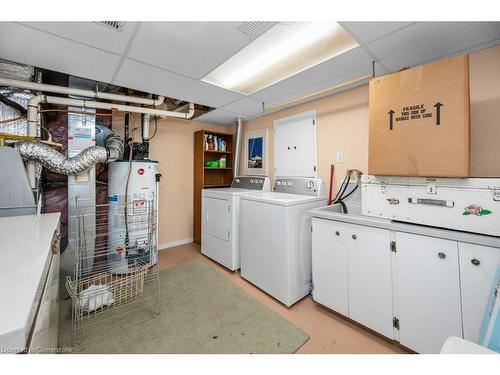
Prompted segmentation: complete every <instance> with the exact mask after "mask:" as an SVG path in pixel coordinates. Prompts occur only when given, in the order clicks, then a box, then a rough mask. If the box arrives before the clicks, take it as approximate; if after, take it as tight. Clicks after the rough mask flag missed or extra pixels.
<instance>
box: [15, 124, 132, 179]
mask: <svg viewBox="0 0 500 375" xmlns="http://www.w3.org/2000/svg"><path fill="white" fill-rule="evenodd" d="M96 129H97V130H98V131H99V133H98V134H97V136H96V142H97V143H98V144H100V145H98V146H92V147H88V148H86V149H85V150H83V151H82V152H81V153H79V154H78V155H76V156H74V157H72V158H69V157H66V156H64V155H63V154H61V153H60V152H58V151H56V150H54V149H53V148H52V147H49V146H47V145H45V144H43V143H41V142H17V143H15V144H14V148H15V149H16V150H17V151H18V152H19V153H20V154H21V156H22V157H23V158H25V159H28V160H30V161H37V162H39V163H41V164H42V165H43V166H44V167H45V168H47V169H48V170H50V171H52V172H56V173H61V174H65V175H75V174H80V173H82V172H83V171H86V170H87V169H90V168H92V167H94V166H95V165H96V164H97V163H104V162H110V161H115V160H119V159H121V158H122V156H123V140H122V139H121V138H120V137H119V136H118V135H117V134H116V133H114V132H113V131H112V130H111V129H109V128H106V127H101V126H96Z"/></svg>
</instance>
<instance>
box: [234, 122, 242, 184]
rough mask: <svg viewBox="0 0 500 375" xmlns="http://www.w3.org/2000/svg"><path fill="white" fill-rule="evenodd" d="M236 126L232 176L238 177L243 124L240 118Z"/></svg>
mask: <svg viewBox="0 0 500 375" xmlns="http://www.w3.org/2000/svg"><path fill="white" fill-rule="evenodd" d="M237 121H238V124H237V125H236V149H235V153H234V175H235V176H239V175H240V147H241V132H242V128H243V122H242V120H241V117H238V119H237Z"/></svg>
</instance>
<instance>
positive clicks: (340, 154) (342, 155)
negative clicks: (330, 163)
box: [335, 151, 344, 164]
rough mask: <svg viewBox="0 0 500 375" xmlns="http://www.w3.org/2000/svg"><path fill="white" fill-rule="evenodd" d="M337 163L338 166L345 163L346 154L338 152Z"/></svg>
mask: <svg viewBox="0 0 500 375" xmlns="http://www.w3.org/2000/svg"><path fill="white" fill-rule="evenodd" d="M335 161H336V162H337V163H338V164H341V163H343V162H344V153H343V152H342V151H340V152H337V155H336V157H335Z"/></svg>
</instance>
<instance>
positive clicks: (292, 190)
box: [273, 177, 325, 197]
mask: <svg viewBox="0 0 500 375" xmlns="http://www.w3.org/2000/svg"><path fill="white" fill-rule="evenodd" d="M273 191H275V192H278V193H288V194H300V195H310V196H313V197H322V196H324V195H325V191H324V186H323V181H322V180H321V179H319V178H302V177H283V178H277V179H276V181H275V182H274V189H273Z"/></svg>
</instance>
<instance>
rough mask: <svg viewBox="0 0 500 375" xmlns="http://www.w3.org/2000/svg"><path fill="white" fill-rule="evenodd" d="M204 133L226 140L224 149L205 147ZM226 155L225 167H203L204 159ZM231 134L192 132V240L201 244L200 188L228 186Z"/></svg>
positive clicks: (214, 158)
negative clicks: (217, 149)
mask: <svg viewBox="0 0 500 375" xmlns="http://www.w3.org/2000/svg"><path fill="white" fill-rule="evenodd" d="M205 134H207V135H215V136H217V137H220V138H222V139H223V140H224V141H225V142H226V151H215V150H206V149H205ZM223 155H226V168H214V167H205V162H206V161H213V160H219V159H220V158H221V156H223ZM233 165H234V156H233V135H232V134H225V133H218V132H213V131H210V130H199V131H197V132H195V133H194V189H193V241H194V242H196V243H197V244H201V190H202V189H208V188H220V187H230V186H231V182H232V181H233V171H234V170H233Z"/></svg>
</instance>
